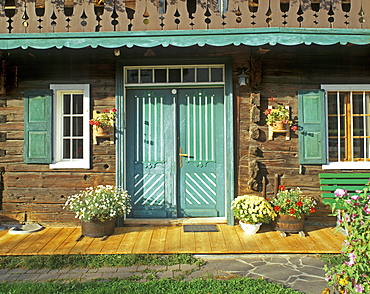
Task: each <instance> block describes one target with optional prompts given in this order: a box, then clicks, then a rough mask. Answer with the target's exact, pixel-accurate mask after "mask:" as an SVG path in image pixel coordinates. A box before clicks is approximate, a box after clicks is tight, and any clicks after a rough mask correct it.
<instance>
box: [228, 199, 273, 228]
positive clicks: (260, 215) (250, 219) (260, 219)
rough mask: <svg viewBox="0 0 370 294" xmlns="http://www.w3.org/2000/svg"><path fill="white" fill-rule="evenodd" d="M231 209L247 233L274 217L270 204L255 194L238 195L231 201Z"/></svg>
mask: <svg viewBox="0 0 370 294" xmlns="http://www.w3.org/2000/svg"><path fill="white" fill-rule="evenodd" d="M231 210H232V211H233V212H234V215H235V217H236V218H237V219H239V225H240V227H241V228H242V229H243V230H244V231H245V232H246V233H247V234H255V233H256V232H257V231H258V230H259V228H260V226H261V225H262V223H269V222H271V221H272V220H274V219H275V217H276V213H275V211H274V209H273V207H272V206H271V204H270V203H269V202H268V201H267V200H266V199H265V198H262V197H260V196H257V195H243V196H238V197H237V198H235V199H234V200H233V202H232V203H231Z"/></svg>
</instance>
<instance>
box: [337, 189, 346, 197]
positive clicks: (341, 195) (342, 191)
mask: <svg viewBox="0 0 370 294" xmlns="http://www.w3.org/2000/svg"><path fill="white" fill-rule="evenodd" d="M334 195H335V196H337V197H339V198H342V197H343V196H344V195H348V191H347V190H344V189H336V190H335V191H334Z"/></svg>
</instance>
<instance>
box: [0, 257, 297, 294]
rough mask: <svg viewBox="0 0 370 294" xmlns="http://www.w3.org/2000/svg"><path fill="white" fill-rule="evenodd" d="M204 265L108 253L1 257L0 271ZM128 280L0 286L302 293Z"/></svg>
mask: <svg viewBox="0 0 370 294" xmlns="http://www.w3.org/2000/svg"><path fill="white" fill-rule="evenodd" d="M204 263H205V262H204V261H203V260H201V259H198V258H195V257H193V256H192V255H191V254H174V255H156V254H123V255H120V254H107V255H51V256H0V269H15V268H26V269H43V268H47V269H63V268H70V269H71V268H100V267H130V266H134V265H148V266H149V265H162V266H172V265H176V264H191V265H196V266H199V267H201V266H202V265H203V264H204ZM138 280H140V279H134V278H133V277H129V278H127V279H111V280H94V281H87V282H80V281H77V280H73V281H62V280H57V281H47V282H40V283H30V282H16V283H0V293H1V294H2V293H4V294H5V293H6V294H15V293H22V294H23V293H24V294H32V293H35V294H36V293H37V294H39V293H42V294H48V293H50V294H57V293H68V294H70V293H72V294H73V293H79V294H82V293H129V294H135V293H140V294H146V293H148V294H149V293H153V294H161V293H163V294H164V293H165V294H172V293H174V294H187V293H194V294H195V293H197V294H198V293H200V294H201V293H205V294H217V293H220V294H221V293H222V294H228V293H231V294H234V293H235V294H237V293H251V294H299V293H301V292H299V291H293V290H291V289H287V288H285V287H284V286H282V285H280V284H274V283H269V282H267V281H265V280H262V279H250V278H246V277H244V278H241V277H238V276H230V277H207V278H205V277H203V278H197V279H193V280H191V281H184V280H183V279H176V278H173V279H156V278H155V277H153V279H151V280H147V281H146V282H139V281H138Z"/></svg>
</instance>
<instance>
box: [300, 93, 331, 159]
mask: <svg viewBox="0 0 370 294" xmlns="http://www.w3.org/2000/svg"><path fill="white" fill-rule="evenodd" d="M298 125H299V133H298V144H299V163H300V164H326V154H327V152H326V112H325V91H324V90H300V91H298Z"/></svg>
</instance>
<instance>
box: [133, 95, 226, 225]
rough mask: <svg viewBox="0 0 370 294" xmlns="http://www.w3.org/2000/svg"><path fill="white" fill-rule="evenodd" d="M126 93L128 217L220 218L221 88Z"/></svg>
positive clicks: (221, 175) (223, 185) (222, 174)
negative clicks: (129, 212) (129, 202)
mask: <svg viewBox="0 0 370 294" xmlns="http://www.w3.org/2000/svg"><path fill="white" fill-rule="evenodd" d="M126 96H127V99H126V101H127V120H126V126H127V148H126V150H127V154H126V158H127V160H126V162H127V164H126V169H127V171H126V175H127V189H128V191H129V193H130V195H132V202H133V210H132V213H131V216H132V217H164V218H166V217H176V216H179V217H210V216H224V215H225V208H224V200H225V192H224V187H225V183H224V182H225V179H224V178H225V176H224V152H223V150H224V132H223V130H224V117H223V109H224V108H223V99H224V95H223V89H217V88H214V89H203V90H198V89H179V90H178V91H175V90H173V91H171V89H155V90H151V91H149V90H128V91H127V95H126ZM180 154H181V155H180Z"/></svg>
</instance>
